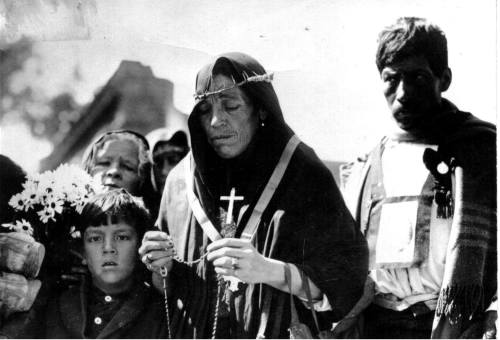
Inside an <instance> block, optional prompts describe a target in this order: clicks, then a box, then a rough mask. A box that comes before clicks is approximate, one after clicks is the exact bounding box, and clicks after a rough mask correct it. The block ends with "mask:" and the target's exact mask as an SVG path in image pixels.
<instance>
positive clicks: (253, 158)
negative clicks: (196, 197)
mask: <svg viewBox="0 0 500 340" xmlns="http://www.w3.org/2000/svg"><path fill="white" fill-rule="evenodd" d="M228 73H229V74H228ZM217 74H223V75H226V76H228V77H230V78H232V79H233V80H234V82H235V84H238V83H241V82H244V81H245V79H248V78H249V75H253V76H264V75H266V74H268V73H267V72H266V70H265V69H264V67H263V66H262V65H261V64H260V63H259V62H258V61H257V60H255V59H254V58H252V57H250V56H249V55H246V54H243V53H239V52H231V53H225V54H221V55H220V56H217V57H215V58H214V59H213V60H212V61H211V62H210V63H209V64H207V65H205V66H204V67H203V68H202V69H201V70H200V71H199V72H198V75H197V76H196V95H195V96H196V98H198V99H197V103H196V105H195V106H194V108H193V110H192V111H191V114H190V116H189V119H188V126H189V131H190V135H191V146H192V153H193V157H194V160H195V164H196V174H195V176H196V177H197V179H198V180H201V182H203V183H204V184H205V185H206V186H207V187H208V189H209V191H210V192H211V193H212V194H213V195H214V196H217V195H220V194H226V193H227V192H229V189H230V187H231V185H232V183H235V182H236V183H239V184H240V185H239V187H238V189H239V190H240V191H243V192H242V194H244V195H245V194H246V195H250V196H254V195H255V194H256V192H255V191H256V189H257V188H259V186H260V184H261V183H262V182H263V181H264V180H265V179H266V178H268V177H269V175H270V173H271V172H272V171H273V169H274V167H275V166H276V164H277V162H278V160H279V157H280V155H281V152H282V150H283V148H284V147H285V145H286V143H287V142H288V140H289V139H290V137H291V136H292V135H293V134H294V133H293V131H292V129H290V127H289V126H288V125H287V124H286V123H285V121H284V119H283V113H282V111H281V107H280V104H279V101H278V97H277V96H276V92H275V91H274V88H273V86H272V84H271V83H270V82H269V77H267V78H266V77H262V79H263V80H262V81H251V82H244V84H242V85H240V89H241V90H242V91H243V92H244V93H245V94H246V95H247V96H248V97H249V99H250V100H251V101H252V104H253V106H254V108H256V112H257V111H258V110H259V109H261V110H264V111H265V112H266V113H267V116H266V119H265V124H264V126H259V127H258V129H257V132H256V134H255V135H254V138H253V140H252V141H251V142H250V144H249V146H248V147H247V150H245V151H244V152H243V154H241V155H239V156H238V157H236V158H235V159H230V160H223V159H221V158H220V157H219V156H217V154H216V153H215V151H214V150H213V148H212V147H211V146H210V145H209V144H208V142H207V136H206V134H205V131H204V130H203V128H202V126H201V121H200V111H199V106H200V103H202V102H203V101H204V100H205V98H206V95H207V93H209V91H210V90H209V89H210V85H211V83H212V81H213V78H214V77H215V76H216V75H217ZM209 95H210V94H209ZM242 185H244V187H241V186H242Z"/></svg>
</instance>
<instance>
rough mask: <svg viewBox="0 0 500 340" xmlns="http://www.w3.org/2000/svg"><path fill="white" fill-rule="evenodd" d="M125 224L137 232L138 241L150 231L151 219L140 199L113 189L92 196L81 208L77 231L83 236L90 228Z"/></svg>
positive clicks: (125, 191) (121, 190)
mask: <svg viewBox="0 0 500 340" xmlns="http://www.w3.org/2000/svg"><path fill="white" fill-rule="evenodd" d="M119 222H125V223H127V224H129V225H130V226H131V227H133V228H134V229H135V230H136V232H137V238H138V240H141V239H142V237H143V236H144V233H145V232H146V231H147V230H149V229H150V226H151V217H150V215H149V212H148V210H147V209H146V207H145V206H144V203H143V201H142V199H140V198H138V197H135V196H132V195H131V194H130V193H129V192H128V191H127V190H125V189H113V190H110V191H107V192H104V193H102V194H97V195H95V196H93V197H92V198H91V199H90V200H89V201H88V202H87V203H86V204H85V205H84V207H83V210H82V214H81V216H80V219H79V223H78V224H79V230H80V232H81V234H82V236H83V234H84V232H85V230H86V229H87V228H88V227H90V226H95V227H98V226H101V225H108V224H110V223H112V224H116V223H119Z"/></svg>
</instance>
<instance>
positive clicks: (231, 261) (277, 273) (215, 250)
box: [207, 238, 283, 285]
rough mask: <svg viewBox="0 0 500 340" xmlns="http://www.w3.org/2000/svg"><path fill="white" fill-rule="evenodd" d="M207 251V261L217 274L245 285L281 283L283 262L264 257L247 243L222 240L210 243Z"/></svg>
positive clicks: (237, 240) (227, 239) (233, 239)
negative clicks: (229, 277) (232, 277)
mask: <svg viewBox="0 0 500 340" xmlns="http://www.w3.org/2000/svg"><path fill="white" fill-rule="evenodd" d="M207 251H208V255H207V260H208V261H211V262H212V263H213V265H214V267H215V272H216V273H218V274H221V275H228V276H234V277H237V278H238V279H240V280H241V281H243V282H247V283H267V284H270V285H276V284H280V283H281V282H282V281H283V262H281V261H276V260H273V259H269V258H267V257H264V256H263V255H261V254H260V253H259V252H258V251H257V250H256V249H255V247H254V246H253V245H252V244H251V243H250V242H249V241H246V240H241V239H237V238H224V239H221V240H217V241H215V242H213V243H211V244H210V245H209V246H208V247H207Z"/></svg>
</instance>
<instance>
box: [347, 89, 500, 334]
mask: <svg viewBox="0 0 500 340" xmlns="http://www.w3.org/2000/svg"><path fill="white" fill-rule="evenodd" d="M426 132H427V134H426V135H425V136H421V140H422V141H424V142H427V143H429V144H435V145H438V151H439V154H440V155H441V157H442V159H443V161H445V163H447V164H451V163H452V164H453V166H452V170H453V173H454V178H455V183H454V186H455V188H454V190H453V196H454V197H453V200H454V212H453V222H452V230H451V233H450V239H449V241H448V245H447V247H448V251H447V256H446V266H445V273H444V278H443V283H442V287H441V291H440V294H439V298H438V305H437V309H436V320H435V321H434V324H435V325H438V327H436V328H435V329H434V330H433V334H432V337H433V338H443V337H444V338H458V337H459V336H460V335H461V334H462V333H463V332H464V331H465V330H466V329H467V328H469V327H470V326H471V325H472V323H473V322H474V321H477V319H478V318H481V316H482V315H483V312H484V310H485V309H486V308H487V307H488V305H489V304H490V303H491V302H492V300H493V298H494V296H495V293H496V290H497V239H496V235H497V222H496V221H497V217H496V211H497V199H496V198H497V195H496V128H495V126H494V125H493V124H491V123H487V122H485V121H482V120H480V119H478V118H476V117H474V116H473V115H472V114H470V113H468V112H462V111H459V110H458V109H457V108H456V107H455V105H453V104H452V103H451V102H449V101H448V100H445V99H443V105H442V108H441V112H439V113H438V114H436V119H435V121H434V122H433V124H432V125H430V126H429V128H428V129H427V131H426ZM381 143H382V142H381ZM380 147H381V146H380V145H379V146H377V147H376V148H375V149H374V150H373V151H372V153H371V155H370V157H369V158H368V159H369V161H368V164H366V165H365V167H367V168H368V170H367V171H365V175H364V176H366V178H365V179H364V185H363V189H362V191H361V196H360V197H363V199H360V200H359V201H358V206H357V212H356V214H355V215H356V216H357V219H358V222H359V223H360V224H361V228H362V229H364V228H365V227H366V224H367V219H368V218H369V216H370V214H371V213H372V212H373V211H371V208H370V207H371V203H369V204H368V205H367V206H366V205H365V204H363V202H366V201H367V199H366V197H370V195H371V193H370V192H369V191H370V190H371V188H373V187H375V186H374V184H376V183H377V182H379V181H380V180H381V179H380V178H378V177H377V176H374V175H373V174H374V173H375V172H377V169H374V164H377V163H380V160H378V161H376V160H374V158H375V157H380ZM452 158H453V161H451V159H452ZM429 181H433V177H432V175H431V174H429V178H428V179H427V181H426V183H427V182H429ZM427 238H428V236H427ZM445 246H446V245H443V247H445Z"/></svg>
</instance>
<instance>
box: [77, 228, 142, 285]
mask: <svg viewBox="0 0 500 340" xmlns="http://www.w3.org/2000/svg"><path fill="white" fill-rule="evenodd" d="M83 245H84V253H85V259H86V260H87V265H88V268H89V271H90V273H91V275H92V282H93V283H94V285H95V286H96V287H97V288H99V289H100V290H102V291H103V292H105V293H107V294H116V293H120V292H123V291H125V290H126V289H128V288H129V287H130V285H131V284H132V281H133V272H134V269H135V266H136V264H137V259H138V257H137V249H138V240H137V232H136V231H135V229H134V228H133V227H132V226H130V225H128V224H127V223H124V222H119V223H117V224H109V225H103V226H98V227H95V226H90V227H88V228H87V229H86V230H85V233H84V236H83Z"/></svg>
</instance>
